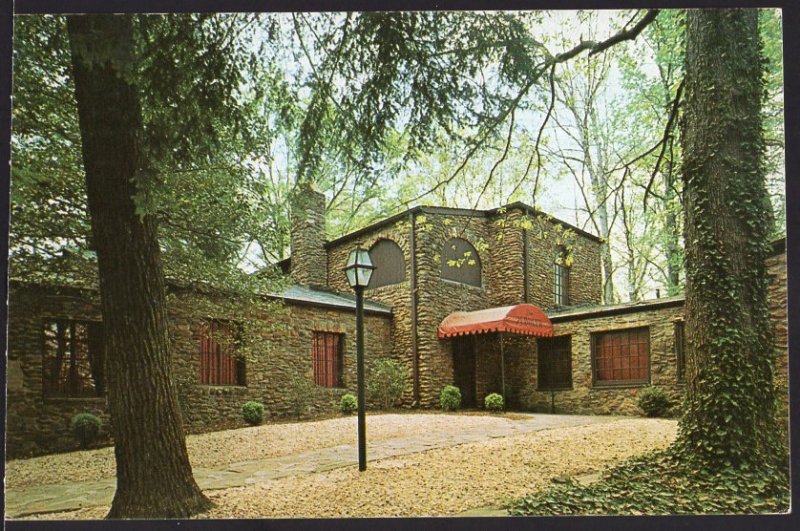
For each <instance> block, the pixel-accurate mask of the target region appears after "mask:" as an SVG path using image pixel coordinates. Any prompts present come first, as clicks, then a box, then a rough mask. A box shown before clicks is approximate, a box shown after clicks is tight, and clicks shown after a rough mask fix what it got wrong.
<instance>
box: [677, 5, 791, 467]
mask: <svg viewBox="0 0 800 531" xmlns="http://www.w3.org/2000/svg"><path fill="white" fill-rule="evenodd" d="M685 86H686V100H685V106H684V121H683V126H682V141H683V153H684V159H683V168H682V172H683V178H684V183H685V184H684V194H685V197H684V201H685V241H686V331H687V337H688V340H689V349H688V354H689V355H688V366H687V377H688V385H687V399H688V408H687V410H686V411H685V413H684V416H683V418H682V419H681V424H680V433H679V438H678V441H677V445H676V449H677V450H678V451H679V453H682V455H684V456H686V457H687V458H689V459H696V458H699V459H700V460H701V461H702V462H703V463H705V465H706V466H708V467H710V468H711V469H714V468H722V467H725V466H734V467H737V466H740V465H742V464H748V465H750V466H753V467H760V466H763V465H765V464H770V461H771V460H772V459H773V458H775V457H777V456H778V455H779V451H778V448H779V447H778V446H776V442H777V437H776V431H775V426H776V424H775V420H774V413H775V393H774V388H773V384H772V367H773V355H772V352H773V350H772V345H771V343H772V338H771V329H770V321H769V313H768V307H767V276H766V271H765V258H766V257H767V253H768V249H769V242H768V235H769V227H770V224H771V223H770V222H771V219H770V214H769V202H768V197H767V194H766V189H765V185H764V172H763V168H762V164H761V160H762V153H763V140H762V131H761V112H760V111H761V95H762V84H761V59H760V51H759V35H758V15H757V12H756V10H735V9H733V10H691V11H689V14H688V20H687V43H686V85H685ZM771 463H773V464H774V463H775V461H771Z"/></svg>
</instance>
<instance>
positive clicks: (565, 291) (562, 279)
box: [553, 247, 571, 307]
mask: <svg viewBox="0 0 800 531" xmlns="http://www.w3.org/2000/svg"><path fill="white" fill-rule="evenodd" d="M570 269H571V268H570V266H568V265H567V250H566V249H565V248H564V247H559V248H558V253H557V256H556V259H555V260H554V261H553V277H554V278H553V303H554V304H555V306H556V307H559V306H569V304H570V296H569V291H570Z"/></svg>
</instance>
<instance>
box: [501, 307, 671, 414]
mask: <svg viewBox="0 0 800 531" xmlns="http://www.w3.org/2000/svg"><path fill="white" fill-rule="evenodd" d="M613 308H614V310H612V309H608V310H605V311H596V310H595V311H591V310H589V311H577V312H567V313H564V314H562V315H558V314H554V315H551V316H550V320H551V321H552V322H553V334H554V336H569V337H570V344H571V352H572V387H571V388H568V389H560V390H556V391H549V390H540V389H539V385H538V381H537V368H536V367H535V366H534V364H533V362H532V361H528V362H527V364H528V366H527V367H525V370H519V369H521V368H518V367H516V366H515V367H514V369H515V370H519V373H521V374H527V375H528V377H527V378H526V379H525V381H523V382H521V384H522V387H521V388H520V401H521V405H522V406H523V407H524V408H525V409H532V410H534V411H547V412H553V413H565V412H569V413H595V414H597V413H599V414H617V415H619V414H623V415H636V414H641V411H640V409H639V406H638V405H637V402H638V394H639V391H640V390H641V389H642V388H643V387H645V386H646V385H654V386H659V387H661V388H662V389H664V390H665V391H666V392H667V394H668V395H669V396H670V398H672V401H673V403H674V404H678V403H679V402H680V398H681V395H682V393H683V388H684V383H683V382H681V381H679V380H678V374H677V367H678V365H677V358H676V350H675V321H679V320H682V319H683V298H682V297H676V298H671V299H663V300H658V299H657V300H654V301H648V302H646V303H639V304H628V305H619V306H615V307H613ZM642 327H646V328H647V329H648V331H649V347H650V348H649V364H650V367H649V371H648V372H649V383H645V384H625V385H617V386H601V385H596V384H595V383H594V382H593V377H592V376H593V375H592V355H593V353H592V345H591V338H592V334H596V333H600V332H612V331H620V330H627V329H634V328H642ZM531 346H533V347H534V348H533V350H535V346H534V345H531ZM534 356H535V354H534ZM523 363H524V362H523ZM531 369H532V371H531Z"/></svg>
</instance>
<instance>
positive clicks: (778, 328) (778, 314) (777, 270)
mask: <svg viewBox="0 0 800 531" xmlns="http://www.w3.org/2000/svg"><path fill="white" fill-rule="evenodd" d="M772 251H773V252H772V256H770V257H769V258H768V259H767V276H768V277H769V288H768V289H769V292H768V297H769V312H770V315H771V316H772V323H773V325H774V329H773V331H774V334H775V336H774V337H775V386H776V388H777V392H778V414H779V416H780V421H781V429H782V430H785V431H784V434H785V435H786V436H788V431H789V355H788V354H789V330H788V325H789V321H788V291H787V289H788V287H787V273H786V240H785V239H782V240H778V241H776V242H775V243H774V244H773V249H772Z"/></svg>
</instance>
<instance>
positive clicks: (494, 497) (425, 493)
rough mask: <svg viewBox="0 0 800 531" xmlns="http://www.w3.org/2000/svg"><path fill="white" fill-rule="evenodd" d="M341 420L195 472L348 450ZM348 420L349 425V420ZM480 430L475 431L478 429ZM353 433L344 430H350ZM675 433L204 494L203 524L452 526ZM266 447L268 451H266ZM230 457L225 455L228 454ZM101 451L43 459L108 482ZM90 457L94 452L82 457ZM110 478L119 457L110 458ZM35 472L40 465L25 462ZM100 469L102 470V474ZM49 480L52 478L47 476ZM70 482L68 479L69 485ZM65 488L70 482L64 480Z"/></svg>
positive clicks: (431, 421)
mask: <svg viewBox="0 0 800 531" xmlns="http://www.w3.org/2000/svg"><path fill="white" fill-rule="evenodd" d="M340 420H341V419H333V420H329V421H321V422H315V423H297V424H291V425H289V424H287V425H271V426H261V427H258V428H248V429H244V430H232V431H228V432H218V433H213V434H205V435H200V436H194V437H190V438H189V442H188V444H189V447H190V452H191V453H192V461H193V463H195V464H197V463H204V466H207V465H208V464H213V463H217V464H220V463H224V462H235V461H237V460H238V461H241V457H245V456H246V458H247V459H253V458H254V457H253V455H254V453H258V454H259V455H262V456H274V455H285V454H286V453H293V452H298V451H301V450H303V449H307V448H321V447H322V446H323V445H336V444H350V443H351V442H352V441H351V439H352V436H351V434H349V433H347V434H345V433H343V432H344V430H343V429H342V426H341V422H338V421H340ZM345 420H346V419H345ZM370 422H371V424H370V427H371V432H370V435H371V437H374V439H372V438H371V440H378V439H384V440H385V439H389V438H393V437H400V436H408V435H413V433H415V432H416V431H417V430H430V429H451V430H458V429H459V428H460V426H464V425H469V426H473V427H474V426H476V425H478V426H479V425H481V423H484V425H485V423H498V422H499V423H502V422H512V420H511V419H504V418H503V417H500V416H469V415H430V414H423V415H409V414H404V415H384V416H380V417H374V418H371V419H370ZM476 423H477V424H476ZM345 424H346V423H345ZM675 435H676V423H675V422H674V421H670V420H658V419H638V418H631V419H619V420H615V421H614V422H609V423H603V424H590V425H584V426H573V427H566V428H557V429H548V430H543V431H536V432H531V433H524V434H521V435H513V436H508V437H498V438H488V439H487V440H484V441H480V442H471V443H466V444H459V445H456V446H450V447H445V448H437V449H432V450H427V451H421V452H416V453H411V454H408V455H402V456H399V457H392V458H387V459H382V460H377V461H371V462H370V463H369V467H368V469H367V471H366V472H363V473H359V472H358V470H357V468H356V467H355V466H346V467H343V468H337V469H334V470H330V471H326V472H318V473H313V474H307V475H297V476H290V477H284V478H281V479H275V480H269V481H264V482H262V483H257V484H253V485H248V486H244V487H234V488H227V489H222V490H212V491H207V495H208V496H209V497H210V498H211V499H212V501H214V502H215V504H216V507H215V508H214V509H212V510H211V511H209V512H208V513H206V514H202V515H198V518H299V517H306V518H308V517H311V518H316V517H382V516H406V517H413V516H447V515H456V514H459V513H461V512H463V511H466V510H469V509H474V508H476V507H485V506H494V507H500V506H502V505H503V504H504V503H505V502H506V501H507V500H509V499H511V498H515V497H519V496H523V495H526V494H529V493H531V492H534V491H536V490H538V489H540V488H542V487H544V486H546V485H548V484H549V483H550V482H551V481H552V480H553V478H556V477H561V476H573V477H574V476H579V475H584V474H589V473H593V472H598V471H601V470H603V469H605V468H607V467H609V466H611V465H614V464H616V463H618V462H620V461H622V460H624V459H626V458H628V457H631V456H634V455H639V454H642V453H645V452H648V451H651V450H656V449H661V448H665V447H666V446H668V445H669V444H670V443H671V442H672V440H673V439H674V437H675ZM267 440H269V441H270V442H267ZM222 449H224V451H221V450H222ZM102 452H103V451H97V453H98V454H99V455H97V456H96V457H97V459H94V457H95V456H93V457H92V458H90V459H88V460H86V461H83V464H82V465H80V464H76V463H74V458H73V459H72V460H70V459H69V457H68V455H74V454H64V455H62V456H49V457H47V458H37V459H39V461H38V462H37V463H38V464H39V466H41V465H42V461H41V460H44V459H47V460H50V461H52V462H48V466H50V465H52V464H54V463H55V462H58V463H59V464H60V465H61V466H63V467H68V468H69V467H73V466H79V467H80V466H84V467H86V468H84V469H83V474H84V475H85V476H91V477H101V475H107V474H108V473H109V469H108V465H107V464H105V463H106V459H104V458H103V453H102ZM83 454H92V452H83ZM111 460H112V463H111V467H112V470H111V472H112V474H113V457H111ZM26 461H28V462H30V461H34V460H26ZM28 462H22V461H20V462H12V463H10V465H13V470H14V474H11V475H10V478H9V479H11V480H12V481H15V482H16V484H20V483H25V482H27V484H35V483H36V482H39V481H45V480H47V478H45V477H44V475H43V474H42V473H41V469H40V471H39V472H37V471H35V470H34V468H35V467H34V466H33V465H31V464H30V463H28ZM98 464H100V466H96V465H98ZM49 475H50V476H51V477H52V475H53V471H52V469H51V470H50V471H49ZM62 478H63V476H62ZM62 480H63V479H62ZM107 511H108V507H93V508H87V509H82V510H79V511H72V512H68V513H52V514H48V515H38V518H39V519H94V518H103V516H104V515H105V514H106V513H107Z"/></svg>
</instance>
